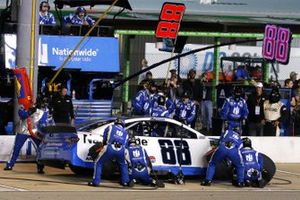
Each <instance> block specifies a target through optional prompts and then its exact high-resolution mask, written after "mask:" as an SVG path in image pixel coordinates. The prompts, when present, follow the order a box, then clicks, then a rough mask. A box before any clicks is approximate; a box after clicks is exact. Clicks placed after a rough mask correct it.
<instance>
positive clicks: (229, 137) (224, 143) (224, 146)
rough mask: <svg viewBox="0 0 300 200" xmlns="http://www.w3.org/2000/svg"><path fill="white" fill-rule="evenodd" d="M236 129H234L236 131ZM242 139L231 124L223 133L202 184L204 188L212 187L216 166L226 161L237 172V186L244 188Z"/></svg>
mask: <svg viewBox="0 0 300 200" xmlns="http://www.w3.org/2000/svg"><path fill="white" fill-rule="evenodd" d="M236 128H237V127H235V128H234V129H236ZM242 146H243V144H242V139H241V137H240V134H239V133H238V132H237V131H236V130H233V129H232V127H231V124H229V127H228V129H227V130H226V131H225V132H223V133H222V135H221V137H220V141H219V146H218V147H217V149H216V151H215V152H214V153H213V155H212V157H211V159H210V161H209V163H208V167H207V172H206V178H205V180H204V181H203V182H202V183H201V185H204V186H210V185H211V182H212V179H213V177H214V174H215V170H216V165H217V164H218V163H220V162H222V160H224V159H226V158H227V159H229V160H230V161H231V162H232V164H233V165H234V167H235V169H236V171H237V186H238V187H243V186H244V164H243V159H242V155H241V152H240V149H241V148H242Z"/></svg>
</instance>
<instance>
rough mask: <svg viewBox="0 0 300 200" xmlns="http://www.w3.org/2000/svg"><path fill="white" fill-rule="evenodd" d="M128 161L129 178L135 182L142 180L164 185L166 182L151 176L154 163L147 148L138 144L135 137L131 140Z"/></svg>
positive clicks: (144, 182) (151, 183) (159, 185)
mask: <svg viewBox="0 0 300 200" xmlns="http://www.w3.org/2000/svg"><path fill="white" fill-rule="evenodd" d="M127 155H128V157H127V159H126V160H127V162H128V163H129V166H130V167H129V178H130V180H131V181H133V182H134V183H135V182H136V181H140V182H141V183H142V184H145V185H151V186H158V187H164V183H163V182H160V181H158V180H155V179H153V178H152V177H151V173H153V171H152V164H151V161H150V159H149V157H148V155H147V152H146V150H145V149H144V148H143V147H141V146H140V145H138V144H136V140H135V138H131V139H130V140H129V147H128V154H127Z"/></svg>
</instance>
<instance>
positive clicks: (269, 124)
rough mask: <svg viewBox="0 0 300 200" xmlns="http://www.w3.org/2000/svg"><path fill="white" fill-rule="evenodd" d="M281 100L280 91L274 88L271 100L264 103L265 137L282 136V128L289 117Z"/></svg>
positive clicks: (270, 96)
mask: <svg viewBox="0 0 300 200" xmlns="http://www.w3.org/2000/svg"><path fill="white" fill-rule="evenodd" d="M280 99H281V95H280V93H279V89H278V88H273V89H272V91H271V93H270V95H269V99H268V100H266V101H265V102H264V115H265V120H266V123H265V125H264V136H280V128H281V126H282V123H283V122H285V121H286V118H287V116H288V111H287V108H286V106H285V105H284V104H283V103H282V102H281V101H280Z"/></svg>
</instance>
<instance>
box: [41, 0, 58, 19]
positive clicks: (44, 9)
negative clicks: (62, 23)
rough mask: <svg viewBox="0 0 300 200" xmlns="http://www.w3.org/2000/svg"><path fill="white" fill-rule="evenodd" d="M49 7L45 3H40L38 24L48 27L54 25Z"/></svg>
mask: <svg viewBox="0 0 300 200" xmlns="http://www.w3.org/2000/svg"><path fill="white" fill-rule="evenodd" d="M49 10H50V6H49V3H48V2H47V1H42V2H41V3H40V12H39V15H40V17H39V21H40V24H49V25H55V24H56V21H55V17H54V15H53V14H52V13H50V12H49Z"/></svg>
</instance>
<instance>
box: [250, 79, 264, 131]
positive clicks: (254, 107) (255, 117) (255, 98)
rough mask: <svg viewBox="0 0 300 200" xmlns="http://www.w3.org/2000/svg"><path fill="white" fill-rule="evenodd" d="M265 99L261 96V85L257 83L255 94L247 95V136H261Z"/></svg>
mask: <svg viewBox="0 0 300 200" xmlns="http://www.w3.org/2000/svg"><path fill="white" fill-rule="evenodd" d="M265 100H266V97H265V96H264V94H263V84H262V83H261V82H257V83H256V86H255V92H253V93H252V94H250V95H249V97H248V99H247V106H248V109H249V115H248V134H249V135H250V136H263V130H264V129H263V128H264V127H263V126H264V124H265V116H264V107H263V106H264V102H265Z"/></svg>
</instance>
